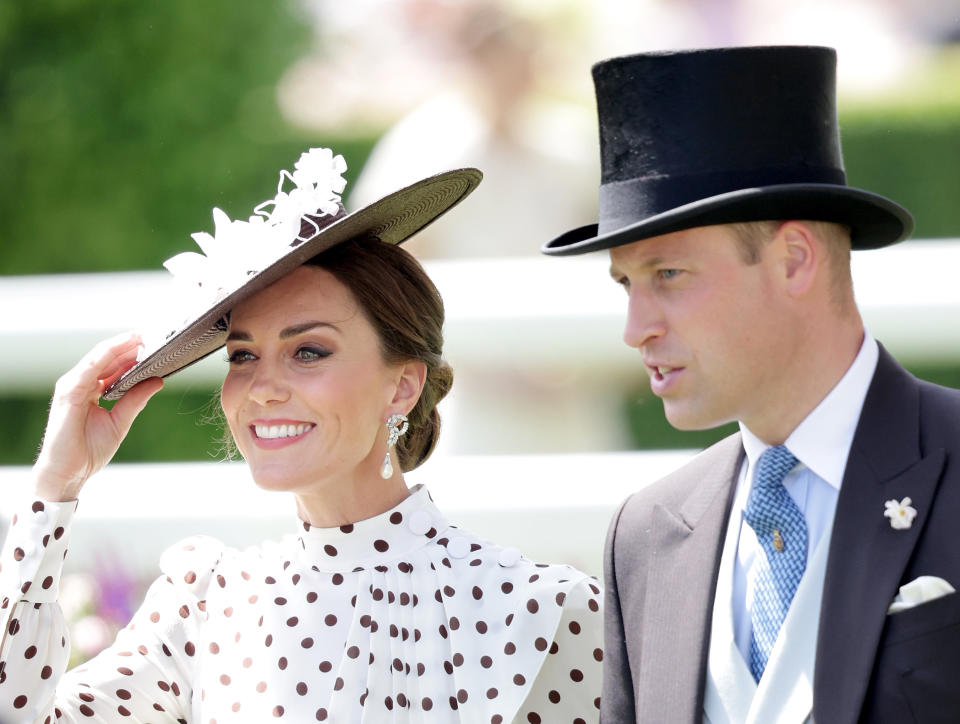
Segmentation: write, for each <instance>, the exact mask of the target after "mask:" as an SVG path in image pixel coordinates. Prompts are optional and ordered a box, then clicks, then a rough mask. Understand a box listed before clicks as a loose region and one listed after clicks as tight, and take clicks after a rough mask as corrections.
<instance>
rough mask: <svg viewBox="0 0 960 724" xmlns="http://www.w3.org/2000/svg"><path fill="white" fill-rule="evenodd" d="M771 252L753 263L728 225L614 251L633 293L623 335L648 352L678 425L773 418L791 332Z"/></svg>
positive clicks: (654, 385) (614, 263) (617, 275)
mask: <svg viewBox="0 0 960 724" xmlns="http://www.w3.org/2000/svg"><path fill="white" fill-rule="evenodd" d="M769 251H770V250H769V248H766V249H764V253H763V257H762V258H761V260H760V262H759V263H756V264H752V265H748V264H746V263H745V262H744V261H743V258H742V257H741V252H740V250H739V248H738V246H737V242H736V240H735V237H734V235H733V233H732V231H731V230H730V229H729V228H728V227H725V226H704V227H698V228H693V229H687V230H684V231H678V232H675V233H672V234H666V235H663V236H658V237H653V238H650V239H644V240H642V241H638V242H634V243H632V244H627V245H625V246H619V247H615V248H613V249H611V250H610V261H611V266H610V273H611V276H613V278H614V280H615V281H617V282H618V283H620V284H622V285H623V287H624V289H625V290H626V292H627V294H628V296H629V301H628V307H627V323H626V329H625V330H624V334H623V339H624V341H625V342H626V343H627V344H628V345H630V346H631V347H636V348H637V349H638V350H640V352H641V353H642V355H643V361H644V364H645V365H646V368H647V372H648V374H649V375H650V387H651V389H652V390H653V393H654V394H655V395H657V396H658V397H660V398H661V399H662V400H663V406H664V412H665V414H666V417H667V420H669V422H670V424H672V425H673V426H674V427H676V428H679V429H682V430H697V429H704V428H710V427H715V426H717V425H721V424H724V423H727V422H730V421H733V420H742V421H743V422H744V423H746V424H747V426H748V427H750V428H751V429H754V425H757V426H758V428H759V426H760V425H762V424H766V423H767V422H768V420H769V418H770V416H771V415H775V414H776V409H775V408H776V402H777V399H778V397H779V392H778V390H779V389H780V388H781V387H782V386H783V385H784V383H785V380H784V379H783V376H784V375H783V372H782V370H783V369H784V366H783V365H782V363H781V361H782V360H784V355H785V354H789V349H788V347H787V346H786V345H784V344H782V343H783V342H784V341H786V339H788V337H785V335H789V329H788V325H786V324H784V321H783V320H784V319H785V318H786V316H785V314H784V308H783V299H782V294H781V287H780V286H779V285H778V283H777V262H776V260H775V255H773V254H771V253H769ZM787 316H788V315H787ZM751 421H753V424H751Z"/></svg>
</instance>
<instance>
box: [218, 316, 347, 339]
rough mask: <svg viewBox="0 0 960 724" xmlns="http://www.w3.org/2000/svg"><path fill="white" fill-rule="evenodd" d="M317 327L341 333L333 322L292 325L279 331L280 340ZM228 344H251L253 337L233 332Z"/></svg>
mask: <svg viewBox="0 0 960 724" xmlns="http://www.w3.org/2000/svg"><path fill="white" fill-rule="evenodd" d="M317 327H328V328H330V329H332V330H333V331H335V332H338V333H341V334H342V332H341V331H340V328H339V327H338V326H337V325H335V324H334V323H333V322H319V321H315V322H302V323H301V324H294V325H291V326H289V327H284V328H283V329H282V330H280V335H279V336H280V339H289V338H290V337H296V336H297V335H298V334H303V333H304V332H309V331H310V330H311V329H316V328H317ZM227 341H228V342H234V341H239V342H252V341H253V335H251V334H250V333H249V332H244V331H243V330H242V329H238V330H235V331H233V332H230V334H229V335H227Z"/></svg>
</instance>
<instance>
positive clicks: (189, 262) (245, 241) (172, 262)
mask: <svg viewBox="0 0 960 724" xmlns="http://www.w3.org/2000/svg"><path fill="white" fill-rule="evenodd" d="M294 169H295V170H294V172H293V173H292V174H291V173H290V172H288V171H286V170H283V171H281V172H280V181H279V183H278V184H277V194H276V196H275V197H274V198H272V199H268V200H267V201H264V202H263V203H261V204H258V205H257V206H256V207H255V208H254V214H253V215H252V216H251V217H250V218H249V220H248V221H242V220H239V219H237V220H231V219H230V217H229V216H227V214H226V213H224V212H223V211H222V210H220V209H218V208H214V210H213V223H214V233H213V235H210V234H208V233H207V232H205V231H198V232H196V233H194V234H192V235H191V236H192V237H193V240H194V241H195V242H197V245H198V246H199V247H200V250H201V251H202V252H203V253H202V254H198V253H197V252H191V251H187V252H183V253H181V254H177V255H176V256H174V257H171V258H170V259H167V261H165V262H164V264H163V265H164V266H165V267H166V268H167V269H168V270H169V271H170V273H171V274H173V276H174V279H175V280H176V282H177V283H178V284H179V285H180V286H181V287H182V291H183V292H184V293H185V296H186V297H187V305H188V308H189V309H193V310H201V311H202V310H203V309H206V308H207V307H209V306H211V305H212V304H215V303H216V302H218V301H220V300H221V299H223V298H224V297H226V296H227V295H228V294H230V293H231V292H233V291H235V290H236V289H238V288H239V287H240V286H242V285H243V284H244V282H245V281H246V280H247V279H248V278H249V277H251V276H253V275H255V274H257V273H259V272H261V271H263V269H265V268H266V267H268V266H269V265H270V264H272V263H273V262H275V261H276V260H277V259H279V258H280V257H282V256H283V255H284V254H286V253H287V252H288V251H289V250H290V247H291V246H294V245H295V243H296V241H297V240H299V241H306V240H307V239H309V238H311V237H312V236H313V234H309V235H308V236H307V237H306V238H304V237H302V236H301V235H300V226H301V222H302V221H303V220H306V221H307V222H308V223H309V224H311V225H313V226H314V228H315V229H316V231H314V234H315V233H316V232H317V231H319V228H318V227H317V226H316V224H314V223H313V222H312V221H310V219H309V218H308V217H309V216H324V215H334V214H336V213H337V212H338V211H339V209H340V194H341V193H342V192H343V189H344V188H345V186H346V183H347V182H346V180H345V179H344V178H343V176H342V174H343V173H344V171H346V170H347V164H346V161H344V159H343V156H339V155H338V156H334V155H333V151H331V150H330V149H329V148H311V149H310V150H309V151H307V152H306V153H304V154H302V155H301V156H300V160H299V161H297V163H296V164H295V165H294ZM286 180H289V181H291V182H292V183H293V184H294V188H292V189H291V190H289V191H284V189H283V186H284V182H285V181H286Z"/></svg>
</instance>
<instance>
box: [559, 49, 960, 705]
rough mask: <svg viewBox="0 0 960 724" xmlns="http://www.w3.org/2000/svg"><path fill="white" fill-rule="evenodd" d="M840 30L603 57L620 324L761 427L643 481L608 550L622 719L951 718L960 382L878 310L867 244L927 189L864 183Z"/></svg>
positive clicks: (609, 636)
mask: <svg viewBox="0 0 960 724" xmlns="http://www.w3.org/2000/svg"><path fill="white" fill-rule="evenodd" d="M835 73H836V53H835V52H834V51H833V50H832V49H830V48H824V47H802V46H793V47H789V46H779V47H777V46H772V47H752V48H716V49H708V50H700V51H676V52H664V53H647V54H640V55H633V56H625V57H621V58H613V59H610V60H607V61H604V62H601V63H599V64H597V65H596V66H595V67H594V69H593V76H594V82H595V85H596V91H597V104H598V111H599V118H600V148H601V164H602V167H603V175H602V181H601V187H600V216H599V224H595V225H591V226H587V227H582V228H579V229H575V230H573V231H570V232H568V233H566V234H564V235H563V236H561V237H558V238H556V239H554V240H552V241H550V242H548V243H547V244H546V245H545V246H544V251H545V252H546V253H548V254H557V255H565V254H579V253H584V252H588V251H593V250H599V249H609V254H610V261H611V266H610V273H611V275H612V276H613V278H614V280H615V281H616V282H617V283H619V284H621V285H622V286H623V288H624V291H625V292H626V294H627V322H626V328H625V331H624V341H625V342H626V343H627V344H628V345H630V346H632V347H635V348H636V349H637V350H638V351H640V352H641V354H642V361H643V364H644V365H645V367H646V369H647V373H648V374H649V376H650V385H651V388H652V390H653V392H654V394H656V395H657V396H658V397H660V398H661V399H662V400H663V405H664V411H665V414H666V417H667V419H668V420H669V422H670V423H671V424H672V425H674V427H677V428H680V429H705V428H709V427H715V426H718V425H720V424H723V423H727V422H730V421H734V420H736V421H738V422H739V425H740V432H738V433H736V434H734V435H732V436H731V437H728V438H726V439H725V440H722V441H721V442H719V443H717V444H716V445H714V446H713V447H711V448H709V449H708V450H706V451H704V452H703V453H701V454H700V455H699V456H697V457H696V458H695V459H694V460H693V461H692V462H690V463H689V464H688V465H687V466H685V467H684V468H682V469H680V470H679V471H677V472H675V473H673V474H671V475H670V476H668V477H667V478H665V479H663V480H662V481H659V482H658V483H655V484H653V485H651V486H650V487H648V488H646V489H644V490H642V491H640V492H638V493H636V494H634V495H633V496H631V497H630V498H628V499H627V500H626V501H625V502H624V503H623V505H622V506H621V508H620V509H619V510H618V511H617V513H616V514H615V517H614V519H613V522H612V524H611V526H610V530H609V534H608V538H607V547H606V553H605V565H604V571H605V577H606V578H605V585H606V590H607V606H606V609H605V610H606V613H605V616H606V620H605V627H606V638H605V641H606V646H605V652H606V660H605V671H604V686H603V706H602V715H603V718H604V720H605V721H607V722H628V721H629V722H632V721H637V722H640V721H644V722H646V721H669V722H672V723H678V724H679V723H682V722H689V723H691V724H692V723H694V722H702V721H704V722H712V724H719V723H724V724H726V723H728V722H729V723H733V722H773V721H776V722H798V723H799V722H805V721H816V722H818V724H825V723H826V724H834V723H838V724H840V723H842V724H854V722H890V723H891V724H892V723H894V722H896V723H897V724H900V723H902V722H907V721H916V722H953V721H956V720H957V712H958V711H960V690H958V688H957V686H956V682H957V680H958V676H960V597H958V596H957V595H956V594H955V586H957V585H960V556H958V555H957V554H956V552H955V551H956V545H955V543H954V538H955V535H954V533H955V530H956V520H955V516H956V515H957V512H958V511H960V467H958V464H957V457H958V455H960V392H958V391H957V390H952V389H948V388H944V387H938V386H936V385H933V384H930V383H927V382H924V381H921V380H918V379H916V378H915V377H913V376H912V375H910V374H909V373H908V372H907V371H906V370H904V369H903V368H902V367H901V366H900V365H899V364H898V363H897V362H896V361H895V360H894V359H893V358H892V357H891V356H890V355H889V354H888V353H887V352H886V350H884V349H883V347H882V346H880V345H879V344H878V343H877V342H876V341H875V340H874V339H873V338H872V337H871V336H870V334H869V333H868V332H867V331H866V330H865V328H864V325H863V321H862V319H861V317H860V313H859V311H858V309H857V305H856V302H855V300H854V294H853V284H852V279H851V274H850V251H851V249H853V250H862V249H872V248H877V247H882V246H886V245H889V244H892V243H895V242H898V241H900V240H902V239H904V238H906V237H907V236H908V235H909V234H910V232H911V230H912V228H913V220H912V217H911V216H910V214H909V213H908V212H907V211H906V210H905V209H903V208H902V207H901V206H899V205H898V204H896V203H894V202H892V201H890V200H889V199H886V198H884V197H881V196H878V195H876V194H872V193H870V192H868V191H863V190H861V189H857V188H853V187H850V186H847V185H846V177H845V172H844V168H843V160H842V156H841V153H840V139H839V131H838V124H837V114H836V101H835Z"/></svg>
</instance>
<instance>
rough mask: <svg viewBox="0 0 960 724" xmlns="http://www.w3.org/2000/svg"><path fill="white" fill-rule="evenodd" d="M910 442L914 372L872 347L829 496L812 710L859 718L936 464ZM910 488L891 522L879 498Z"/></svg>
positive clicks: (835, 718) (916, 431)
mask: <svg viewBox="0 0 960 724" xmlns="http://www.w3.org/2000/svg"><path fill="white" fill-rule="evenodd" d="M944 458H945V454H944V451H943V450H933V451H928V453H927V455H926V456H925V457H924V456H921V451H920V402H919V388H918V386H917V383H916V380H915V379H914V378H913V377H911V376H910V375H909V373H907V372H906V371H905V370H903V368H901V367H900V366H899V365H898V364H897V363H896V362H895V361H894V360H893V358H892V357H890V355H889V354H888V353H887V352H886V351H885V350H884V349H883V348H882V347H881V348H880V359H879V360H878V362H877V370H876V372H875V374H874V378H873V381H872V382H871V385H870V389H869V391H868V392H867V397H866V399H865V401H864V405H863V411H862V413H861V415H860V422H859V424H858V426H857V432H856V434H855V435H854V439H853V444H852V446H851V448H850V456H849V458H848V460H847V467H846V470H845V472H844V476H843V485H842V486H841V488H840V495H839V498H838V500H837V509H836V514H835V516H834V523H833V534H832V538H831V542H830V554H829V560H828V563H827V571H826V575H825V579H824V592H823V603H822V608H821V614H820V629H819V633H818V637H817V662H816V669H815V673H814V691H815V692H816V694H815V700H814V719H815V720H816V721H819V722H844V723H846V722H849V723H850V724H852V723H853V722H856V721H857V719H858V718H859V714H860V708H861V706H862V704H863V699H864V695H865V693H866V689H867V685H868V683H869V680H870V675H871V671H872V669H873V661H874V658H875V655H876V651H877V646H878V643H879V640H880V634H881V632H882V630H883V626H884V623H885V621H886V615H887V607H888V606H889V604H890V601H892V600H893V597H894V596H895V595H896V592H897V588H898V587H899V585H900V581H901V578H902V576H903V573H904V570H905V569H906V566H907V564H908V562H909V560H910V555H911V553H912V552H913V549H914V546H915V545H916V543H917V540H918V539H919V537H920V535H921V533H922V531H923V526H924V525H925V523H926V521H927V517H928V513H929V511H930V507H931V505H932V500H933V496H934V493H935V492H936V488H937V484H938V483H939V480H940V474H941V470H942V468H943V464H944ZM904 497H910V498H911V499H912V501H913V506H914V507H915V508H916V509H917V511H918V515H917V518H916V519H915V520H914V522H913V526H912V527H911V528H909V529H907V530H894V529H893V528H891V526H890V523H889V520H888V519H887V518H885V517H884V515H883V512H884V502H885V501H887V500H892V499H894V498H895V499H897V500H901V499H903V498H904Z"/></svg>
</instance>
